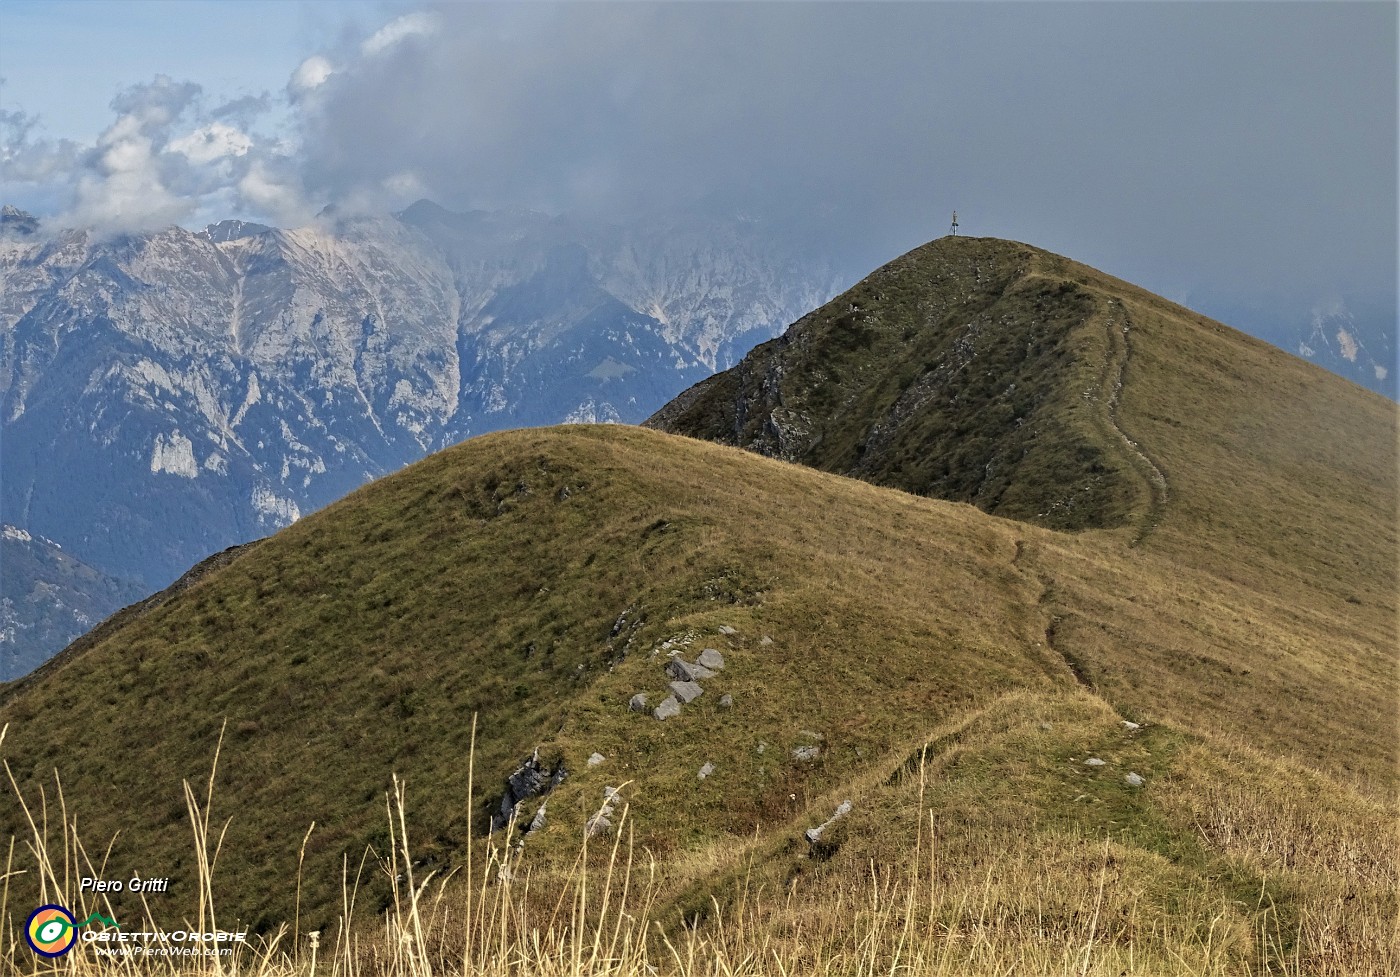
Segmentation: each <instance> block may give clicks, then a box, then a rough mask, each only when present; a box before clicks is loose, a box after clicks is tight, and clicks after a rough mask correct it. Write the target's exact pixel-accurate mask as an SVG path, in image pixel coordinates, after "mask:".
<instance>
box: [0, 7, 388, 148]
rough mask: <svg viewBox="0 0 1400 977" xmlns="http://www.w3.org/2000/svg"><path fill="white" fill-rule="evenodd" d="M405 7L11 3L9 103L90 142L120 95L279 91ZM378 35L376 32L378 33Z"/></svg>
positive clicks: (58, 133)
mask: <svg viewBox="0 0 1400 977" xmlns="http://www.w3.org/2000/svg"><path fill="white" fill-rule="evenodd" d="M403 6H404V5H403V4H397V5H396V4H389V3H384V2H365V0H338V2H334V3H331V2H319V3H317V2H298V0H148V2H141V3H124V2H116V0H5V2H4V3H3V4H0V77H3V78H4V79H5V83H4V87H3V89H0V106H3V107H4V108H8V109H12V110H13V109H16V108H18V109H22V110H24V111H26V112H29V113H32V114H35V115H37V116H39V118H40V120H41V122H42V124H43V126H44V129H45V131H46V133H47V134H48V135H50V136H52V137H56V138H58V137H61V138H68V139H78V140H90V139H92V138H93V137H94V136H96V135H97V133H99V132H101V131H102V130H103V129H104V128H106V127H107V126H108V125H110V124H111V122H112V112H111V109H109V108H108V103H109V102H111V100H112V98H113V96H115V95H116V94H117V93H118V92H119V91H121V90H122V89H124V88H126V87H127V86H129V85H131V84H134V83H136V82H141V81H150V80H151V78H152V77H153V76H154V75H156V74H166V75H170V76H171V77H174V78H180V79H192V80H195V81H198V82H199V83H200V84H202V85H203V86H204V87H205V88H206V89H207V90H208V91H209V92H210V93H211V94H212V95H214V96H224V97H227V98H233V97H236V96H239V95H257V94H259V93H261V92H264V91H273V92H275V91H279V90H281V89H282V88H283V86H285V85H286V84H287V79H288V77H290V75H291V73H292V71H293V70H294V69H295V68H296V66H297V65H298V64H300V63H301V61H302V59H304V58H305V57H306V56H307V55H308V54H309V53H311V52H314V51H316V50H319V49H321V48H323V47H327V46H330V45H332V44H334V43H335V41H336V39H337V38H338V37H340V36H342V35H343V34H344V33H346V32H347V31H350V32H357V31H363V30H364V29H365V28H366V27H369V26H370V25H373V26H376V27H377V26H378V25H379V24H381V23H383V22H385V21H387V20H390V19H392V17H393V16H394V11H395V9H397V8H399V7H403ZM371 29H372V28H371Z"/></svg>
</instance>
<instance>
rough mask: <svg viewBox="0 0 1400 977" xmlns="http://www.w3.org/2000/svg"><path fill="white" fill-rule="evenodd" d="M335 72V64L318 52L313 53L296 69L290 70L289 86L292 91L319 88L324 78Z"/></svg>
mask: <svg viewBox="0 0 1400 977" xmlns="http://www.w3.org/2000/svg"><path fill="white" fill-rule="evenodd" d="M333 74H335V65H333V64H331V62H330V59H329V58H326V57H324V56H322V55H319V54H313V55H312V56H311V57H309V58H307V59H306V60H305V61H303V62H302V63H301V64H300V65H299V66H298V67H297V70H296V71H294V72H292V80H291V83H290V84H289V86H288V87H289V88H290V89H291V90H292V92H293V93H304V92H309V91H311V90H313V89H316V88H320V87H321V86H322V85H324V84H325V83H326V79H327V78H329V77H330V76H331V75H333Z"/></svg>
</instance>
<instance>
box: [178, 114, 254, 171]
mask: <svg viewBox="0 0 1400 977" xmlns="http://www.w3.org/2000/svg"><path fill="white" fill-rule="evenodd" d="M169 148H170V150H171V151H173V152H177V153H183V154H184V155H185V156H186V157H187V158H188V159H189V161H190V162H192V163H212V162H213V161H214V160H216V159H223V158H224V157H225V156H246V155H247V154H248V150H250V149H252V148H253V138H252V137H251V136H249V135H248V134H247V133H246V132H243V131H242V130H241V129H235V128H234V127H233V126H231V125H225V124H224V123H222V122H211V123H209V125H207V126H201V127H200V128H198V129H196V130H194V132H191V133H189V134H188V135H185V136H181V137H180V138H179V139H172V140H171V141H170V146H169Z"/></svg>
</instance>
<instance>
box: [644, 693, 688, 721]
mask: <svg viewBox="0 0 1400 977" xmlns="http://www.w3.org/2000/svg"><path fill="white" fill-rule="evenodd" d="M651 714H652V715H653V716H655V717H656V718H657V719H670V718H671V717H672V716H679V715H680V714H681V704H680V700H679V699H677V698H676V697H675V696H673V695H668V696H667V697H666V698H664V699H662V700H661V705H659V706H657V707H656V708H655V709H653V710H652V713H651Z"/></svg>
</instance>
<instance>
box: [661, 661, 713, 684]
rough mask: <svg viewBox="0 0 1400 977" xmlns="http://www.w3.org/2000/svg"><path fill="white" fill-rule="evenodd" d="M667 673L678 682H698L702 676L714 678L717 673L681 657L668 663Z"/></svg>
mask: <svg viewBox="0 0 1400 977" xmlns="http://www.w3.org/2000/svg"><path fill="white" fill-rule="evenodd" d="M666 674H667V675H669V676H671V678H673V679H675V680H676V681H677V682H698V681H700V680H701V679H702V678H714V677H715V673H714V672H712V671H710V670H709V669H708V668H706V667H705V666H704V665H691V664H690V663H688V662H684V661H681V660H680V659H679V658H675V659H672V660H671V661H669V662H667V663H666Z"/></svg>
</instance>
